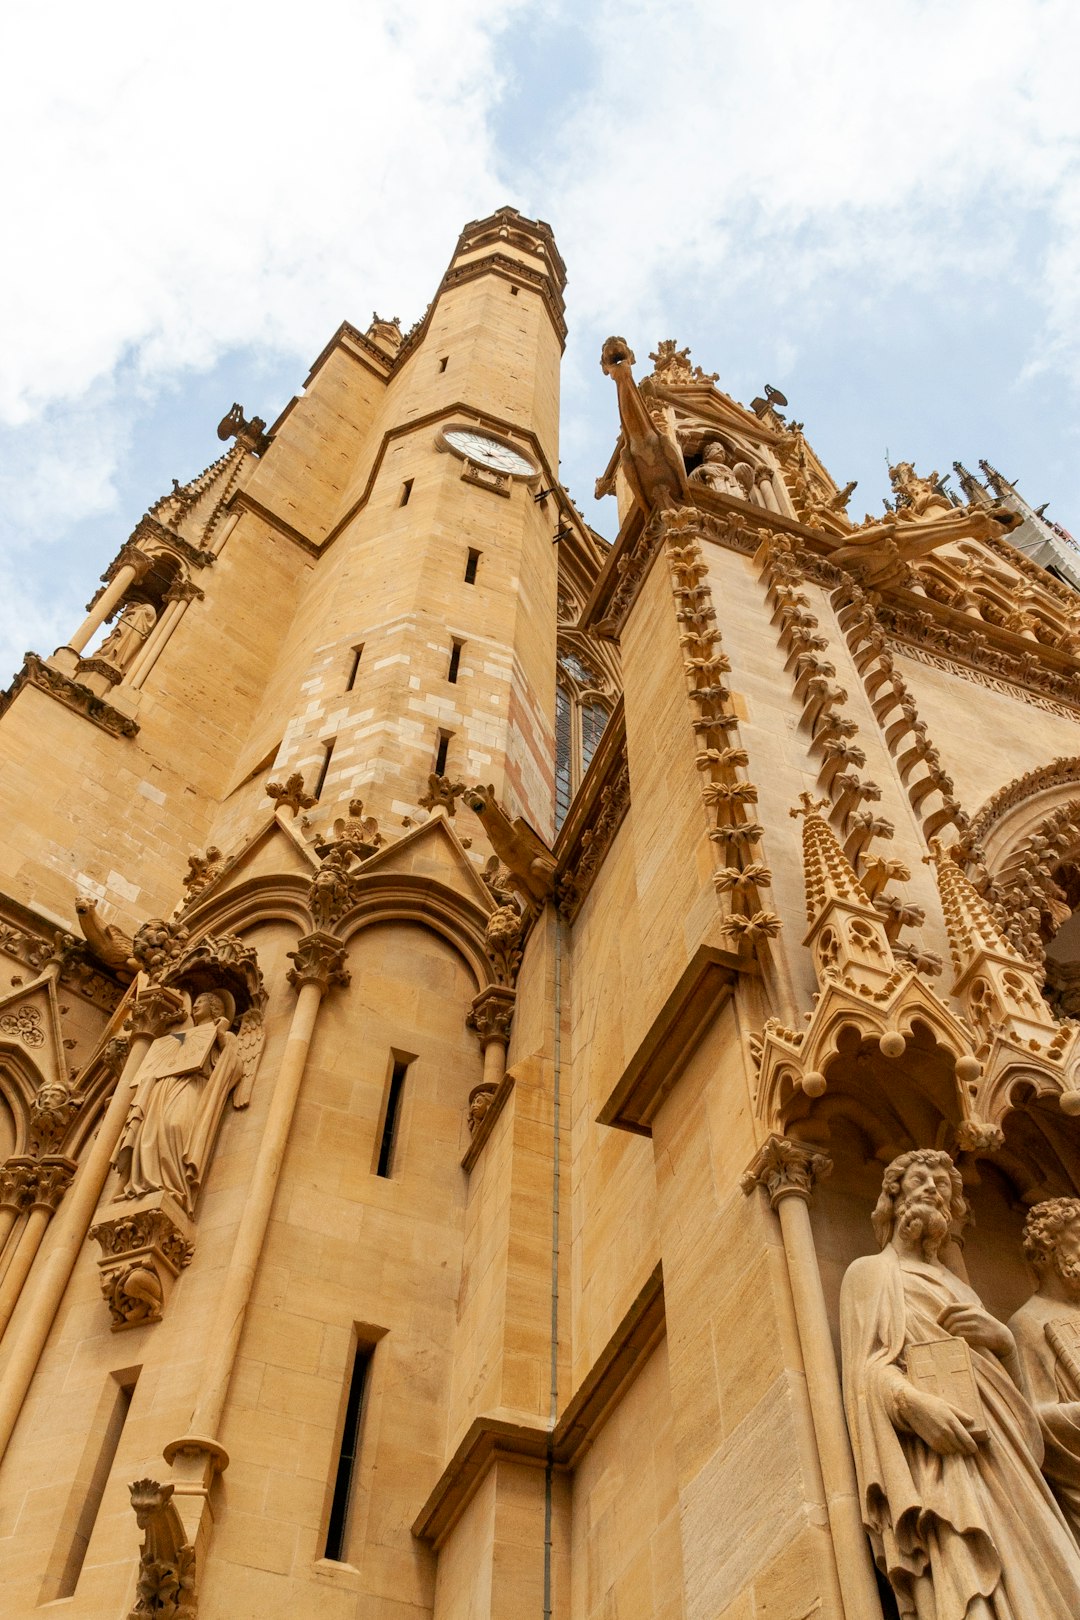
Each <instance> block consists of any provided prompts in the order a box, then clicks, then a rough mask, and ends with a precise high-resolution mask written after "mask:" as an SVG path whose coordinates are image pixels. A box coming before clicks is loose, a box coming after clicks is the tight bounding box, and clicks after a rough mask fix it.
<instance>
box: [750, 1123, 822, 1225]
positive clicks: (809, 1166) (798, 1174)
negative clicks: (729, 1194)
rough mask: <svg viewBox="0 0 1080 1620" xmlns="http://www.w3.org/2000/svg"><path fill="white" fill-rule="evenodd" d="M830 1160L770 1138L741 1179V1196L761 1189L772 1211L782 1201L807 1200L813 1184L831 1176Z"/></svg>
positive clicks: (786, 1140) (787, 1139)
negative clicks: (791, 1199) (755, 1189)
mask: <svg viewBox="0 0 1080 1620" xmlns="http://www.w3.org/2000/svg"><path fill="white" fill-rule="evenodd" d="M832 1168H833V1164H832V1160H831V1159H830V1158H829V1156H828V1154H827V1153H822V1152H821V1151H820V1149H818V1148H811V1147H807V1146H806V1144H805V1143H803V1142H793V1141H792V1140H791V1138H790V1137H787V1136H777V1135H775V1134H774V1135H772V1136H770V1137H768V1138H767V1139H766V1141H765V1142H764V1143H763V1144H762V1146H761V1147H760V1148H759V1150H758V1152H757V1153H756V1154H755V1155H754V1158H753V1159H752V1160H751V1161H750V1164H749V1166H748V1168H747V1170H746V1172H745V1174H744V1175H743V1177H742V1181H741V1183H740V1185H741V1186H742V1190H743V1192H744V1193H751V1192H753V1190H754V1188H755V1187H764V1189H765V1191H766V1192H767V1193H768V1195H769V1203H770V1205H771V1206H772V1208H773V1209H775V1208H776V1206H777V1204H778V1203H779V1202H780V1200H781V1199H782V1198H791V1197H794V1198H804V1199H807V1200H809V1198H810V1194H811V1193H812V1192H813V1190H814V1182H815V1181H816V1180H818V1179H819V1178H821V1179H823V1178H824V1177H825V1176H828V1175H831V1174H832Z"/></svg>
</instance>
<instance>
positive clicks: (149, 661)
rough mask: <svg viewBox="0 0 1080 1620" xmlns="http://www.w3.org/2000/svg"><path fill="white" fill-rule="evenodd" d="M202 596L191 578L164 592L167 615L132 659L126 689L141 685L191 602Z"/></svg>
mask: <svg viewBox="0 0 1080 1620" xmlns="http://www.w3.org/2000/svg"><path fill="white" fill-rule="evenodd" d="M202 594H203V593H202V591H201V590H200V589H199V587H198V586H197V585H195V584H193V583H192V581H191V580H190V579H178V580H176V581H175V582H174V583H173V584H172V585H170V587H169V589H168V590H167V591H166V593H165V602H166V607H165V610H164V612H163V613H162V615H161V617H160V619H159V620H158V622H157V624H155V626H154V628H153V629H152V630H151V632H150V634H149V635H148V636H147V638H146V641H145V643H144V644H143V646H142V647H141V648H140V650H139V651H138V652H137V653H136V655H135V657H134V658H133V659H132V661H131V666H130V668H129V669H128V670H127V671H126V672H125V674H124V685H125V686H129V687H132V688H138V687H140V686H142V684H143V682H144V681H145V680H146V677H147V676H148V675H149V673H150V671H151V670H152V669H153V667H154V665H155V664H156V663H157V661H158V659H159V657H160V656H161V654H162V653H163V652H164V650H165V647H166V644H167V643H168V641H169V638H170V636H171V635H172V633H173V631H174V630H175V629H176V627H177V625H178V624H179V623H180V620H181V619H182V618H183V617H184V614H185V613H186V612H187V608H188V603H189V602H194V601H195V600H196V599H197V598H199V597H201V596H202Z"/></svg>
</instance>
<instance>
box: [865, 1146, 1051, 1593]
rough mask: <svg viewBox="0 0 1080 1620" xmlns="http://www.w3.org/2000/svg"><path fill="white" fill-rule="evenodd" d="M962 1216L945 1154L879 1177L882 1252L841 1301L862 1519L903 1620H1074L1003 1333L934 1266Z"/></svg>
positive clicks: (1035, 1426)
mask: <svg viewBox="0 0 1080 1620" xmlns="http://www.w3.org/2000/svg"><path fill="white" fill-rule="evenodd" d="M966 1213H967V1204H966V1202H965V1199H964V1196H963V1190H962V1184H961V1181H960V1176H959V1173H958V1171H957V1170H956V1167H955V1165H954V1164H953V1162H952V1160H951V1159H950V1158H949V1156H948V1154H946V1153H942V1152H938V1151H936V1150H931V1149H917V1150H916V1151H914V1152H911V1153H904V1154H901V1155H900V1157H899V1158H897V1159H894V1160H893V1162H892V1163H891V1164H890V1165H889V1167H888V1169H887V1170H886V1171H885V1178H884V1182H883V1185H882V1190H881V1197H880V1198H879V1199H878V1204H877V1208H876V1209H875V1210H874V1217H873V1224H874V1229H875V1232H876V1233H877V1236H878V1241H879V1243H880V1244H881V1246H882V1247H881V1253H880V1254H876V1255H866V1256H864V1257H863V1258H862V1259H859V1260H856V1261H854V1262H853V1264H852V1265H851V1266H849V1267H848V1271H847V1274H846V1276H845V1278H844V1283H843V1288H842V1290H841V1295H840V1325H841V1337H842V1343H843V1359H844V1399H845V1404H846V1407H847V1414H848V1428H849V1430H850V1432H851V1442H852V1448H853V1450H854V1453H855V1466H856V1471H857V1474H858V1480H859V1489H860V1495H861V1502H862V1514H863V1521H864V1523H865V1525H866V1528H867V1531H868V1533H869V1536H870V1540H871V1543H872V1544H873V1548H874V1553H875V1556H876V1558H877V1562H878V1566H879V1568H880V1569H881V1570H882V1571H883V1572H884V1574H886V1575H887V1576H888V1579H889V1581H890V1583H891V1585H892V1587H893V1590H894V1591H895V1593H896V1595H897V1600H898V1604H899V1608H900V1612H901V1614H902V1615H903V1616H904V1617H905V1620H946V1617H947V1620H1018V1617H1019V1616H1020V1615H1024V1616H1027V1615H1031V1616H1035V1615H1038V1616H1039V1620H1070V1617H1074V1616H1075V1615H1077V1614H1078V1613H1080V1550H1078V1548H1077V1545H1076V1543H1075V1541H1074V1540H1073V1538H1072V1535H1071V1534H1070V1532H1069V1528H1068V1526H1067V1524H1066V1522H1065V1520H1064V1518H1063V1517H1062V1514H1061V1510H1060V1508H1059V1507H1058V1505H1057V1502H1056V1501H1055V1500H1054V1497H1053V1495H1052V1493H1051V1491H1050V1489H1049V1486H1048V1485H1047V1483H1046V1481H1045V1480H1044V1479H1043V1476H1042V1473H1041V1472H1040V1464H1041V1462H1042V1449H1043V1448H1042V1436H1041V1434H1040V1430H1039V1423H1038V1419H1037V1417H1036V1415H1035V1413H1034V1412H1033V1410H1032V1408H1031V1406H1030V1405H1029V1403H1028V1401H1027V1399H1026V1397H1025V1396H1024V1394H1023V1393H1022V1392H1021V1388H1022V1386H1021V1372H1020V1364H1019V1360H1018V1358H1017V1353H1016V1345H1015V1343H1014V1341H1013V1338H1012V1335H1011V1333H1010V1332H1009V1330H1008V1328H1006V1327H1005V1326H1004V1324H1003V1323H1001V1322H999V1321H997V1319H996V1318H995V1317H993V1316H991V1315H989V1313H988V1312H987V1311H985V1310H984V1309H983V1306H982V1303H981V1301H980V1300H979V1298H978V1296H977V1295H976V1294H975V1293H974V1292H973V1290H972V1289H971V1288H969V1287H968V1286H967V1284H966V1283H964V1282H962V1281H961V1280H960V1278H959V1277H958V1276H956V1275H955V1273H954V1272H952V1271H950V1270H949V1269H948V1268H947V1267H946V1266H945V1265H943V1264H942V1262H941V1260H940V1258H939V1256H940V1253H941V1251H942V1249H943V1247H944V1246H945V1244H946V1242H947V1241H948V1239H949V1236H950V1232H951V1231H952V1230H953V1229H954V1228H955V1227H956V1226H957V1225H958V1224H959V1223H960V1222H962V1221H963V1220H964V1218H965V1216H966Z"/></svg>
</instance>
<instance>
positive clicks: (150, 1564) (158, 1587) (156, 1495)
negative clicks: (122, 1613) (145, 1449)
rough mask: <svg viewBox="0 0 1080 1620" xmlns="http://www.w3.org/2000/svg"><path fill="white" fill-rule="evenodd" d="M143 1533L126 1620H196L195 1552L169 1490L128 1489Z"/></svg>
mask: <svg viewBox="0 0 1080 1620" xmlns="http://www.w3.org/2000/svg"><path fill="white" fill-rule="evenodd" d="M129 1490H130V1491H131V1506H132V1508H133V1509H134V1512H135V1522H136V1524H137V1525H138V1526H139V1529H140V1530H141V1531H142V1532H143V1536H144V1539H143V1544H142V1547H141V1548H140V1550H139V1579H138V1584H137V1586H136V1588H135V1605H134V1607H133V1608H132V1609H131V1610H130V1611H129V1613H128V1616H127V1620H149V1617H151V1616H153V1617H155V1620H196V1615H197V1612H198V1605H197V1600H196V1592H195V1549H194V1547H192V1546H191V1545H190V1544H189V1543H188V1541H187V1538H186V1535H185V1532H184V1526H183V1523H182V1521H181V1518H180V1515H179V1513H178V1512H177V1510H176V1506H175V1504H174V1503H173V1500H172V1494H173V1487H172V1485H159V1484H158V1482H157V1480H154V1479H137V1480H136V1481H135V1483H134V1484H133V1485H131V1486H129Z"/></svg>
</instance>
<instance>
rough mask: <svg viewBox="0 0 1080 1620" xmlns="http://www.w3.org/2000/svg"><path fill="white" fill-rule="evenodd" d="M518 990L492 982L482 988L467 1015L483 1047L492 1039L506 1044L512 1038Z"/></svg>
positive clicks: (467, 1021)
mask: <svg viewBox="0 0 1080 1620" xmlns="http://www.w3.org/2000/svg"><path fill="white" fill-rule="evenodd" d="M516 1001H517V992H516V991H515V990H512V989H510V987H509V986H507V985H499V984H491V985H488V987H487V989H486V990H481V992H480V994H479V995H478V996H477V997H476V998H475V999H474V1001H473V1004H472V1006H471V1007H470V1009H469V1011H468V1013H467V1014H466V1017H465V1023H466V1025H467V1027H468V1028H469V1029H474V1030H475V1031H476V1033H477V1035H478V1036H479V1038H480V1046H481V1048H484V1047H486V1046H487V1045H488V1044H489V1043H490V1042H491V1041H498V1042H499V1044H500V1045H501V1046H506V1045H507V1044H508V1043H509V1040H510V1026H511V1024H512V1023H513V1021H514V1004H515V1002H516Z"/></svg>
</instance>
